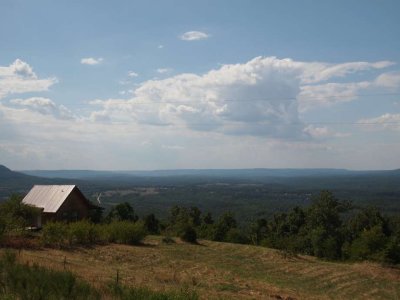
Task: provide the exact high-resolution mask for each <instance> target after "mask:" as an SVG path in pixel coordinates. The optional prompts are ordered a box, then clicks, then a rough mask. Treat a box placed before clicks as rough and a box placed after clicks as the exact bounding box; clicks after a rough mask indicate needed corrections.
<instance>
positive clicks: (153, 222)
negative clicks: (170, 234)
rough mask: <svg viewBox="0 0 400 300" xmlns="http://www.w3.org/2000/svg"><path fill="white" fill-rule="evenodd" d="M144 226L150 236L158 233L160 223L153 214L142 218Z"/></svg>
mask: <svg viewBox="0 0 400 300" xmlns="http://www.w3.org/2000/svg"><path fill="white" fill-rule="evenodd" d="M144 226H145V228H146V229H147V231H148V232H149V233H150V234H158V233H160V221H159V220H158V219H157V218H156V216H155V215H154V214H150V215H147V216H146V217H145V218H144Z"/></svg>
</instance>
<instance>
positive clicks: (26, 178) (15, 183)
mask: <svg viewBox="0 0 400 300" xmlns="http://www.w3.org/2000/svg"><path fill="white" fill-rule="evenodd" d="M78 183H80V181H77V180H71V179H60V178H42V177H37V176H31V175H27V174H23V173H21V172H16V171H12V170H10V169H9V168H7V167H5V166H3V165H0V201H1V200H2V199H4V198H6V197H8V196H10V195H11V194H22V195H23V194H25V193H26V192H28V191H29V189H30V188H32V186H33V185H35V184H78Z"/></svg>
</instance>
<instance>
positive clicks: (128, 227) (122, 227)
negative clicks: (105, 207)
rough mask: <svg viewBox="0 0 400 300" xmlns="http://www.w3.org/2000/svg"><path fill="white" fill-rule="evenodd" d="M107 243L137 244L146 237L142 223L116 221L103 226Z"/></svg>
mask: <svg viewBox="0 0 400 300" xmlns="http://www.w3.org/2000/svg"><path fill="white" fill-rule="evenodd" d="M105 230H106V235H107V241H108V242H111V243H112V242H115V243H120V244H129V245H136V244H139V243H140V242H141V241H142V240H143V239H144V238H145V237H146V235H147V232H146V229H145V226H144V224H143V223H142V222H136V223H132V222H129V221H116V222H111V223H110V224H108V225H105Z"/></svg>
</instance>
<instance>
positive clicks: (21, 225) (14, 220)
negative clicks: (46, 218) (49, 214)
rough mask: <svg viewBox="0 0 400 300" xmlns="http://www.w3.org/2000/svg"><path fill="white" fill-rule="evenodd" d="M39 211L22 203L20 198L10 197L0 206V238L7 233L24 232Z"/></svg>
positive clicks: (16, 196)
mask: <svg viewBox="0 0 400 300" xmlns="http://www.w3.org/2000/svg"><path fill="white" fill-rule="evenodd" d="M39 213H40V210H39V209H37V208H35V207H32V206H29V205H25V204H23V203H22V197H20V196H18V195H12V196H11V197H10V198H9V199H8V200H7V201H5V202H3V203H1V204H0V236H1V235H4V234H8V233H14V234H15V233H21V232H24V229H25V227H27V226H30V225H31V224H30V223H31V222H32V220H33V218H34V217H35V216H37V215H38V214H39Z"/></svg>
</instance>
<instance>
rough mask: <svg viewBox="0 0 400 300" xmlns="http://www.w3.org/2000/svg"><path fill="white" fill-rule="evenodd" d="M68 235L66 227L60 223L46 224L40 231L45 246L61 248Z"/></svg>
mask: <svg viewBox="0 0 400 300" xmlns="http://www.w3.org/2000/svg"><path fill="white" fill-rule="evenodd" d="M67 234H68V225H67V224H65V223H61V222H48V223H46V224H45V225H44V226H43V229H42V242H43V244H44V245H46V246H53V247H54V246H55V247H62V246H65V241H66V238H67Z"/></svg>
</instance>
